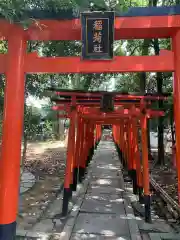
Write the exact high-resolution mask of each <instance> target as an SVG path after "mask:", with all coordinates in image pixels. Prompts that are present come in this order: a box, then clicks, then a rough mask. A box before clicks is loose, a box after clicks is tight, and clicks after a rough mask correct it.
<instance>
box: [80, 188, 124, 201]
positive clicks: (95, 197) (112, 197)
mask: <svg viewBox="0 0 180 240" xmlns="http://www.w3.org/2000/svg"><path fill="white" fill-rule="evenodd" d="M98 193H99V192H98V191H97V194H93V193H87V194H86V196H85V200H91V199H93V200H99V201H110V202H115V203H119V202H124V199H123V198H122V194H121V192H120V193H119V194H111V195H109V194H104V193H99V194H98Z"/></svg>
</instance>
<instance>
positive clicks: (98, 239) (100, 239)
mask: <svg viewBox="0 0 180 240" xmlns="http://www.w3.org/2000/svg"><path fill="white" fill-rule="evenodd" d="M70 240H131V238H130V237H127V236H123V237H118V236H110V237H108V236H102V235H95V234H87V233H84V234H78V233H74V234H72V236H71V238H70Z"/></svg>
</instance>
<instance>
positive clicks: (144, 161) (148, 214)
mask: <svg viewBox="0 0 180 240" xmlns="http://www.w3.org/2000/svg"><path fill="white" fill-rule="evenodd" d="M141 139H142V140H141V142H142V164H143V188H144V205H145V221H146V222H151V196H150V189H149V161H148V140H147V117H146V114H142V117H141Z"/></svg>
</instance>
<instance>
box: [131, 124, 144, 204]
mask: <svg viewBox="0 0 180 240" xmlns="http://www.w3.org/2000/svg"><path fill="white" fill-rule="evenodd" d="M137 122H138V121H137V120H136V119H133V125H134V128H133V133H134V147H135V149H134V150H135V153H134V155H135V160H136V172H137V187H138V194H139V202H142V201H143V197H142V194H143V183H142V172H141V159H140V151H139V145H138V126H137Z"/></svg>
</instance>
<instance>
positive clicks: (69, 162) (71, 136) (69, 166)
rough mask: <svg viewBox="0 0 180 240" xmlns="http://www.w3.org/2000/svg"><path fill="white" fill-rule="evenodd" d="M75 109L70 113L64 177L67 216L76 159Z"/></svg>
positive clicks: (64, 211) (64, 207) (63, 213)
mask: <svg viewBox="0 0 180 240" xmlns="http://www.w3.org/2000/svg"><path fill="white" fill-rule="evenodd" d="M74 118H75V111H74V110H72V112H71V113H70V126H69V133H68V146H67V159H66V170H65V179H64V194H63V206H62V215H63V216H66V215H67V213H68V204H69V199H70V198H71V196H72V189H71V184H72V180H73V174H72V173H73V164H74V162H73V160H74V146H75V119H74Z"/></svg>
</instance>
